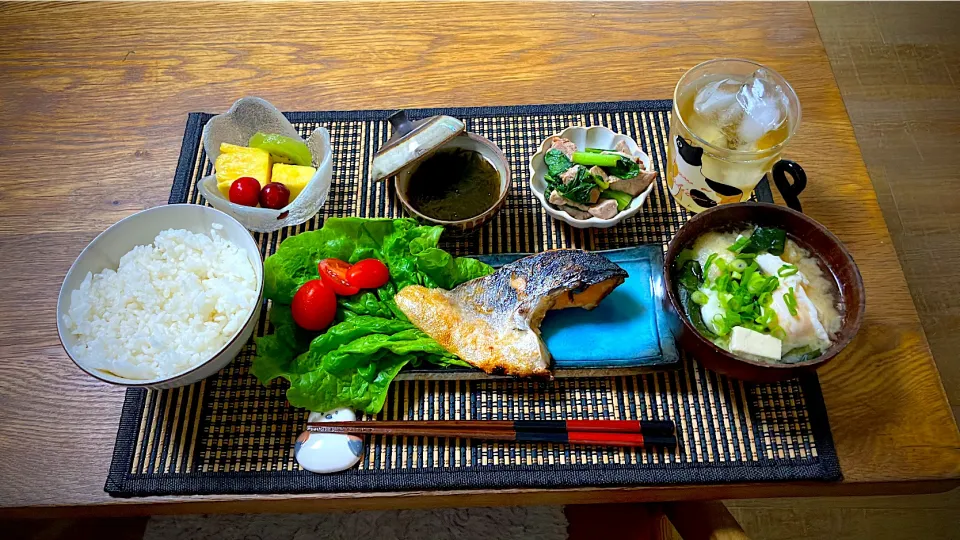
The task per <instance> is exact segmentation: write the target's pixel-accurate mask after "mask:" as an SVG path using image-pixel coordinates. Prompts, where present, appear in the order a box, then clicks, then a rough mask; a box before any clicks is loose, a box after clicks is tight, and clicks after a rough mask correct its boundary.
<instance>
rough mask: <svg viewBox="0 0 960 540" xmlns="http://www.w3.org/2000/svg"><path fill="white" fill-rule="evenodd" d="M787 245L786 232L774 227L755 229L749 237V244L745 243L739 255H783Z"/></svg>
mask: <svg viewBox="0 0 960 540" xmlns="http://www.w3.org/2000/svg"><path fill="white" fill-rule="evenodd" d="M786 243H787V232H786V231H784V230H783V229H778V228H776V227H757V229H756V230H755V231H753V234H752V235H750V242H748V243H747V245H746V246H744V247H743V249H741V250H740V253H763V252H767V253H769V254H771V255H778V256H779V255H783V250H784V248H785V247H786Z"/></svg>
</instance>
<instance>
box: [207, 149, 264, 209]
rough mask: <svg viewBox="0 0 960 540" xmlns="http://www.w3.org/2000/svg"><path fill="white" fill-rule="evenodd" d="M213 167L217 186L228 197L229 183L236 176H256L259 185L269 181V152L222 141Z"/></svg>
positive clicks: (231, 182)
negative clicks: (215, 172)
mask: <svg viewBox="0 0 960 540" xmlns="http://www.w3.org/2000/svg"><path fill="white" fill-rule="evenodd" d="M214 168H215V169H216V171H217V188H218V189H220V193H223V196H224V197H226V198H227V199H229V198H230V185H231V184H233V181H234V180H236V179H237V178H242V177H244V176H250V177H253V178H256V179H257V182H260V186H261V187H262V186H265V185H267V184H268V183H270V153H269V152H267V151H266V150H261V149H259V148H247V147H246V146H237V145H235V144H228V143H223V144H221V145H220V155H219V156H217V161H216V163H214Z"/></svg>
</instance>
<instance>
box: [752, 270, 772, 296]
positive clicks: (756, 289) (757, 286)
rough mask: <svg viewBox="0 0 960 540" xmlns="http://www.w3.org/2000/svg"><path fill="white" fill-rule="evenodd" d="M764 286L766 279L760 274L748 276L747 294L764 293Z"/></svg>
mask: <svg viewBox="0 0 960 540" xmlns="http://www.w3.org/2000/svg"><path fill="white" fill-rule="evenodd" d="M774 279H776V278H774ZM766 285H767V278H765V277H763V276H762V275H760V274H757V273H754V274H753V275H751V276H750V281H749V282H748V283H747V292H749V293H750V294H761V293H763V292H764V289H765V288H766Z"/></svg>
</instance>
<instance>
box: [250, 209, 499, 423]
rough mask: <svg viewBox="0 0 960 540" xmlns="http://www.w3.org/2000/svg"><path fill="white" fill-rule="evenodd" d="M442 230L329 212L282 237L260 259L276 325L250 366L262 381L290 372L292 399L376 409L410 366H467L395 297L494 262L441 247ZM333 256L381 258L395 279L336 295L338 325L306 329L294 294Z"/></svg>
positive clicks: (466, 276)
mask: <svg viewBox="0 0 960 540" xmlns="http://www.w3.org/2000/svg"><path fill="white" fill-rule="evenodd" d="M442 232H443V228H442V227H424V226H419V225H418V224H417V223H416V221H414V220H412V219H396V220H394V219H362V218H331V219H328V220H326V222H325V223H324V226H323V228H321V229H318V230H316V231H309V232H305V233H301V234H298V235H296V236H292V237H290V238H288V239H286V240H285V241H284V242H283V243H282V244H280V247H279V248H278V249H277V252H276V253H274V254H273V255H271V256H270V257H267V259H266V260H265V261H264V296H265V297H266V298H268V299H270V300H272V301H273V305H272V307H271V309H270V323H271V326H272V327H273V331H272V332H271V333H270V334H267V335H265V336H263V337H259V338H256V340H255V341H256V345H257V351H256V356H255V357H254V359H253V367H252V368H251V372H252V373H253V374H254V375H255V376H256V377H257V378H258V379H259V380H260V381H261V382H262V383H264V384H268V383H269V382H270V381H272V380H273V379H276V378H284V379H286V380H288V381H289V382H290V388H289V389H288V390H287V399H288V400H289V401H290V403H291V405H294V406H297V407H305V408H307V409H310V410H314V411H318V410H319V411H323V410H329V409H334V408H337V407H350V408H352V409H355V410H358V411H363V412H366V413H371V414H372V413H376V412H379V411H380V409H381V408H382V407H383V402H384V399H385V398H386V393H387V389H388V388H389V386H390V382H391V381H392V380H393V378H394V377H396V375H397V373H398V372H399V371H400V370H401V369H402V368H403V367H404V366H407V365H419V364H422V363H423V362H427V363H430V364H435V365H439V366H452V365H458V366H466V365H467V364H466V363H465V362H463V361H462V360H460V359H459V358H457V357H456V356H454V355H452V354H450V353H449V352H447V351H446V350H445V349H443V348H442V347H441V346H440V345H439V344H438V343H437V342H436V341H434V340H433V339H432V338H430V337H429V336H427V335H426V334H424V333H423V332H421V331H420V330H419V329H417V328H416V327H415V326H413V325H412V324H411V323H410V322H408V321H407V320H406V318H405V317H404V316H403V314H402V313H401V312H400V311H399V310H398V309H397V307H396V305H395V304H394V302H393V295H394V294H395V293H396V291H398V290H400V289H402V288H403V287H406V286H407V285H414V284H418V285H423V286H425V287H443V288H447V289H449V288H453V287H455V286H457V285H459V284H460V283H463V282H465V281H469V280H471V279H474V278H477V277H481V276H485V275H487V274H489V273H491V272H493V269H492V268H491V267H490V266H488V265H486V264H484V263H482V262H480V261H478V260H476V259H470V258H466V257H453V256H452V255H450V254H449V253H447V252H446V251H444V250H442V249H440V248H438V247H437V243H438V242H439V239H440V234H441V233H442ZM329 258H336V259H340V260H343V261H348V262H350V263H351V264H352V263H356V262H357V261H359V260H362V259H371V258H373V259H378V260H380V261H382V262H383V263H384V264H386V265H387V267H388V269H389V273H390V281H388V282H387V283H386V284H385V285H383V286H382V287H380V288H378V289H376V290H374V291H364V292H361V293H359V294H356V295H353V296H348V297H340V298H338V299H337V315H336V318H335V319H334V325H333V326H331V327H330V328H328V329H327V330H326V331H325V332H322V333H317V332H309V331H306V330H303V329H302V328H299V327H298V326H297V325H296V324H295V323H294V321H293V317H292V314H291V311H290V301H291V300H292V298H293V295H294V294H295V293H296V291H297V289H298V288H299V287H300V286H301V285H303V284H304V283H305V282H307V281H309V280H311V279H317V278H318V277H319V274H318V270H317V263H318V262H319V261H321V260H323V259H329Z"/></svg>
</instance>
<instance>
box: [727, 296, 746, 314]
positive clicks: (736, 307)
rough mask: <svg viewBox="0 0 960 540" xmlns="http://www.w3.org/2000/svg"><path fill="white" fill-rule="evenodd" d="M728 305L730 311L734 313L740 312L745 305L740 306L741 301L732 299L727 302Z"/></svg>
mask: <svg viewBox="0 0 960 540" xmlns="http://www.w3.org/2000/svg"><path fill="white" fill-rule="evenodd" d="M727 305H728V306H730V309H732V310H734V311H740V308H742V307H743V305H741V304H740V300H739V299H738V298H731V299H730V300H728V301H727Z"/></svg>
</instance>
